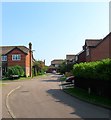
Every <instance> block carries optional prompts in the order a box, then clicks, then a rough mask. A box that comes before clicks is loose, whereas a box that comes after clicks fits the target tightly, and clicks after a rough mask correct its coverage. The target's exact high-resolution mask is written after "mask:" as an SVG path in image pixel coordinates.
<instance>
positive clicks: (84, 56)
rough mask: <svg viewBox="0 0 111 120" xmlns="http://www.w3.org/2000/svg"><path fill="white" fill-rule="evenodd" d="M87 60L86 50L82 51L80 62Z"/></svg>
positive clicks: (79, 57)
mask: <svg viewBox="0 0 111 120" xmlns="http://www.w3.org/2000/svg"><path fill="white" fill-rule="evenodd" d="M85 61H86V52H85V51H83V52H82V53H80V54H79V56H78V63H80V62H85Z"/></svg>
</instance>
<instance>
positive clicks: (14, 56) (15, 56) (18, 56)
mask: <svg viewBox="0 0 111 120" xmlns="http://www.w3.org/2000/svg"><path fill="white" fill-rule="evenodd" d="M12 60H13V61H17V60H21V55H19V54H15V55H12Z"/></svg>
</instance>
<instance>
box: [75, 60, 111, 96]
mask: <svg viewBox="0 0 111 120" xmlns="http://www.w3.org/2000/svg"><path fill="white" fill-rule="evenodd" d="M73 74H74V76H75V86H76V87H80V88H83V89H86V90H88V89H89V88H90V89H91V92H94V93H96V94H98V95H102V96H107V97H111V95H110V94H109V91H111V59H104V60H101V61H96V62H88V63H80V64H75V65H74V66H73Z"/></svg>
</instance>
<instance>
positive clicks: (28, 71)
mask: <svg viewBox="0 0 111 120" xmlns="http://www.w3.org/2000/svg"><path fill="white" fill-rule="evenodd" d="M25 66H26V75H27V77H28V76H30V53H29V52H28V55H27V56H26V62H25Z"/></svg>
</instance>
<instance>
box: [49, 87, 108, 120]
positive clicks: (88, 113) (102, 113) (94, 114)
mask: <svg viewBox="0 0 111 120" xmlns="http://www.w3.org/2000/svg"><path fill="white" fill-rule="evenodd" d="M47 93H48V94H50V95H51V96H52V97H53V98H54V99H56V100H55V102H61V103H62V104H64V105H67V106H70V107H71V108H73V109H74V112H72V113H70V114H76V115H78V116H79V117H81V118H82V120H90V119H88V118H99V119H101V120H102V119H104V120H108V118H109V113H108V112H109V111H108V110H104V108H99V107H97V106H94V105H91V104H88V103H86V102H83V101H81V100H78V99H76V98H74V97H72V96H70V95H68V94H66V93H64V92H63V91H62V90H59V89H50V90H48V91H47Z"/></svg>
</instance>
